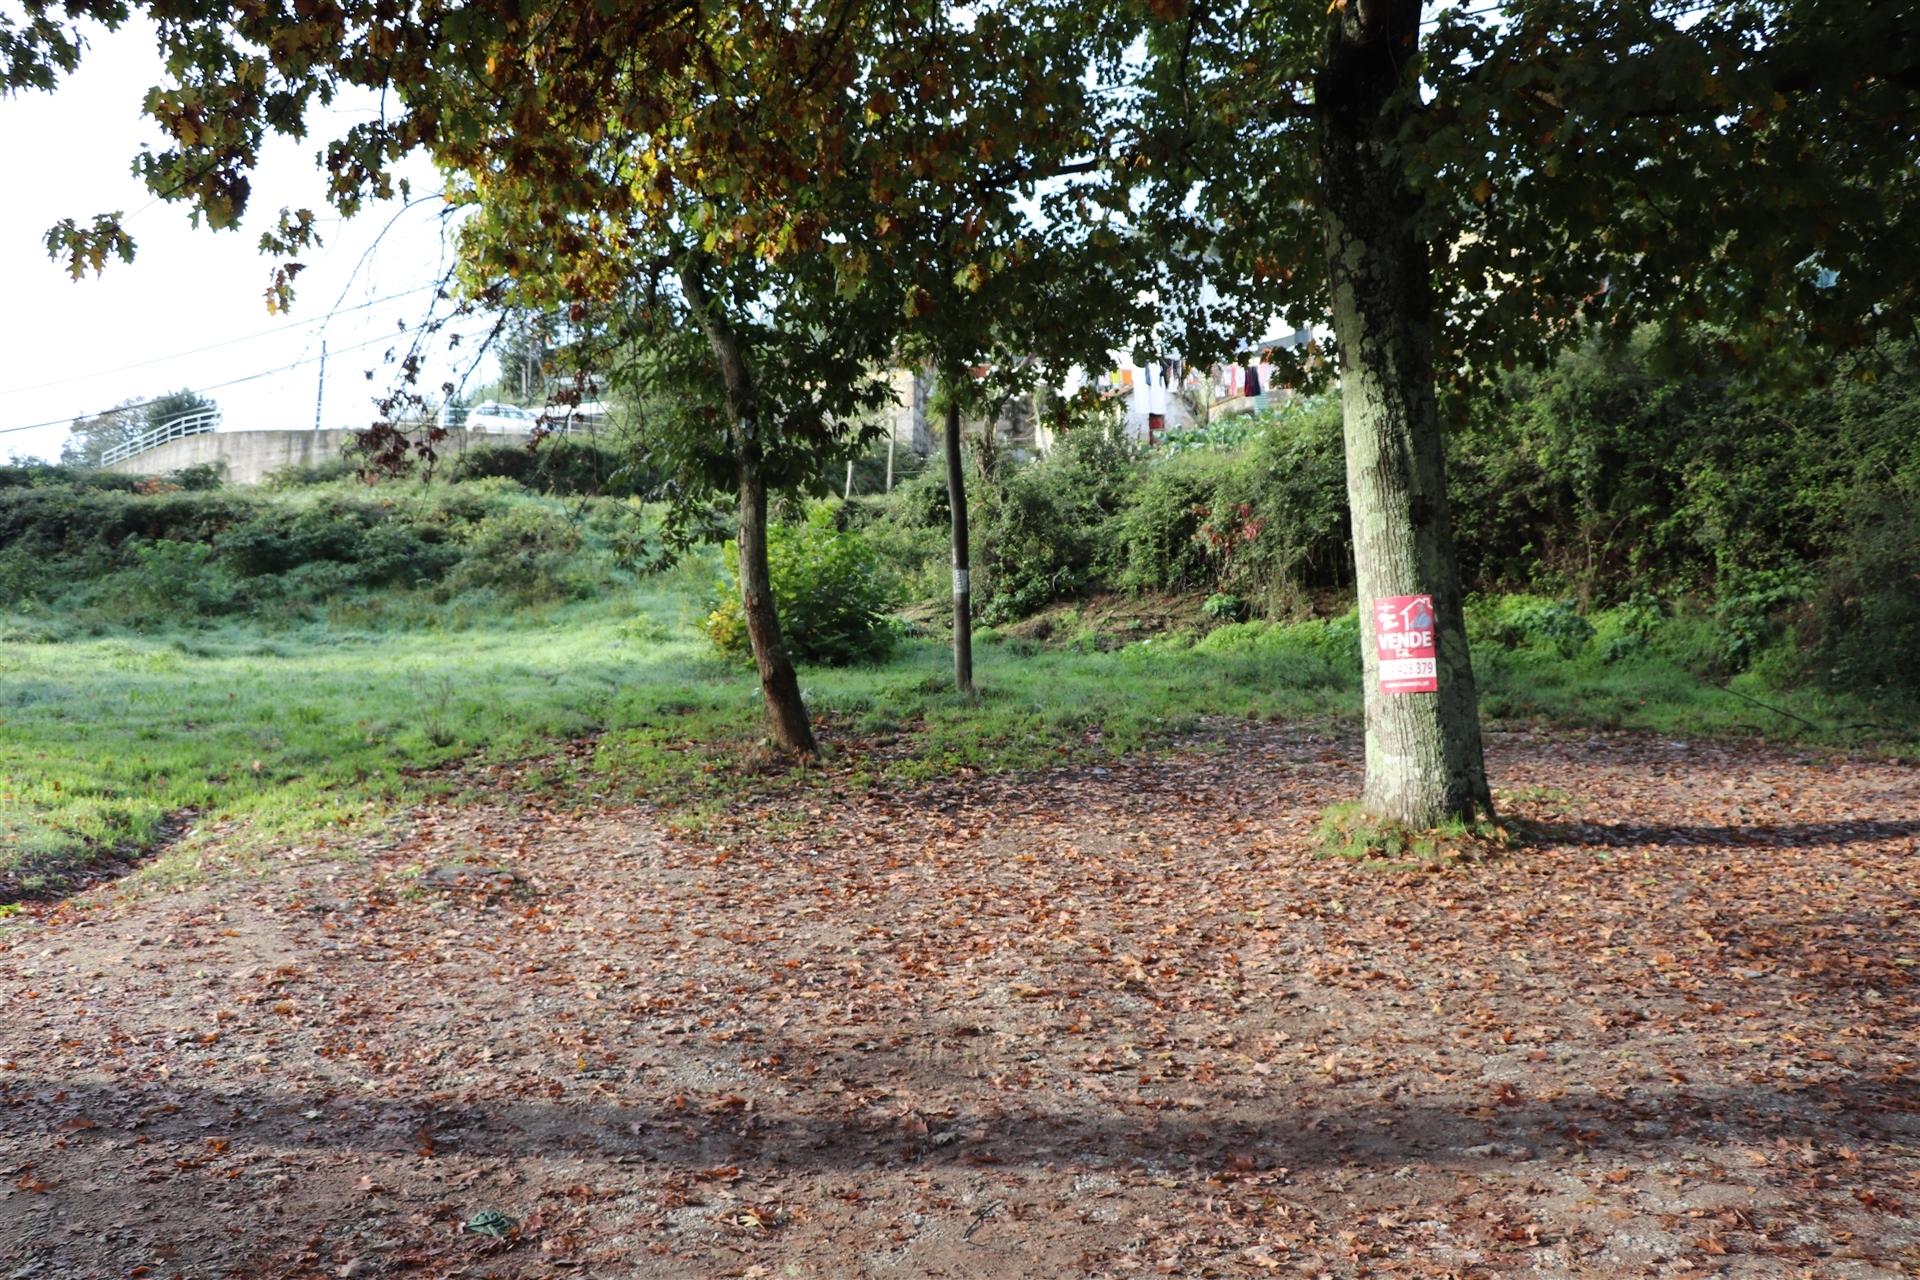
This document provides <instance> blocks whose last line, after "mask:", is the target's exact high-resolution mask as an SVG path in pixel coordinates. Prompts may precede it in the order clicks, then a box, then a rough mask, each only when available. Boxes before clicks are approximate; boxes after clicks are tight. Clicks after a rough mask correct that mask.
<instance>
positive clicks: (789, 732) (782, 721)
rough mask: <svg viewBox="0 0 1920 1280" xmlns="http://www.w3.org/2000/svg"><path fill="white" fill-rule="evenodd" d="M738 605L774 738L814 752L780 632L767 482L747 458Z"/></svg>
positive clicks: (795, 750) (800, 751)
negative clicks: (770, 566) (770, 554)
mask: <svg viewBox="0 0 1920 1280" xmlns="http://www.w3.org/2000/svg"><path fill="white" fill-rule="evenodd" d="M740 608H741V612H742V614H743V615H744V616H745V618H746V623H747V642H748V643H749V644H750V645H751V646H752V647H753V661H754V665H755V666H757V667H758V668H759V669H760V696H761V698H762V699H763V700H764V701H765V703H766V706H767V727H768V729H769V731H770V732H771V733H772V735H773V743H774V745H775V746H776V747H778V748H780V749H781V750H782V751H785V752H787V753H788V754H789V755H795V756H810V755H812V754H813V753H814V752H815V751H816V750H817V749H818V747H817V745H816V744H815V742H814V740H813V725H812V724H811V723H810V722H809V721H808V719H807V704H806V702H805V701H804V700H803V699H802V698H801V697H800V678H799V677H798V676H797V675H795V674H794V670H793V662H792V661H791V660H790V659H789V658H788V657H787V643H786V640H785V639H784V638H783V637H782V636H781V634H780V614H779V612H778V610H777V609H775V607H774V602H773V579H772V577H771V576H770V575H769V573H768V571H767V483H766V481H765V479H763V478H762V477H761V474H760V468H759V466H758V465H757V464H748V463H746V462H742V463H741V465H740Z"/></svg>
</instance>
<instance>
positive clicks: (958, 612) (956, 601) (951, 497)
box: [942, 383, 973, 693]
mask: <svg viewBox="0 0 1920 1280" xmlns="http://www.w3.org/2000/svg"><path fill="white" fill-rule="evenodd" d="M942 444H943V445H944V446H945V448H946V454H947V507H948V508H949V510H950V511H951V512H952V514H953V683H954V687H955V688H957V689H958V690H960V692H962V693H972V692H973V582H972V575H971V573H970V572H969V569H970V564H971V560H970V557H969V556H968V554H967V477H966V473H965V472H964V471H962V470H961V469H960V388H959V387H958V386H957V385H954V384H953V383H949V384H948V387H947V429H946V439H945V440H943V441H942Z"/></svg>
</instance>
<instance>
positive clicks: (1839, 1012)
mask: <svg viewBox="0 0 1920 1280" xmlns="http://www.w3.org/2000/svg"><path fill="white" fill-rule="evenodd" d="M1491 756H1492V761H1491V763H1492V768H1493V771H1494V774H1495V777H1496V779H1497V781H1498V783H1499V784H1500V786H1501V787H1502V789H1503V790H1502V794H1503V797H1504V799H1505V801H1506V803H1507V804H1508V805H1509V807H1511V808H1514V809H1516V810H1519V811H1521V812H1523V813H1525V814H1527V815H1530V816H1532V817H1534V818H1536V819H1538V820H1540V821H1543V822H1545V823H1548V824H1549V829H1550V832H1551V833H1552V834H1551V835H1550V837H1549V838H1548V839H1547V840H1546V841H1545V843H1544V844H1542V845H1539V846H1536V847H1531V848H1526V849H1522V850H1517V851H1515V852H1513V853H1512V854H1510V855H1509V856H1507V857H1506V858H1504V859H1502V860H1499V861H1496V862H1493V863H1489V864H1485V865H1477V866H1472V867H1467V868H1463V869H1456V870H1451V871H1447V872H1442V873H1434V874H1391V873H1381V872H1376V871H1367V870H1363V869H1360V868H1357V867H1355V866H1352V865H1349V864H1345V863H1341V862H1335V861H1326V860H1320V859H1316V858H1315V857H1314V856H1313V855H1312V840H1311V833H1312V830H1313V827H1314V824H1315V823H1316V821H1317V817H1318V814H1319V813H1320V811H1321V810H1322V809H1323V808H1324V807H1325V806H1326V805H1328V804H1329V803H1332V802H1335V801H1338V800H1341V799H1344V798H1346V797H1348V796H1350V795H1352V794H1353V793H1354V792H1355V791H1356V789H1357V785H1358V777H1357V775H1358V762H1357V758H1356V748H1355V744H1354V743H1352V742H1350V741H1346V740H1329V739H1326V738H1315V737H1312V736H1309V735H1306V734H1303V733H1299V732H1290V731H1287V730H1284V729H1280V728H1260V729H1242V730H1236V731H1233V732H1232V733H1231V734H1230V735H1229V737H1228V739H1227V740H1226V741H1225V742H1222V743H1215V744H1213V745H1212V748H1211V749H1209V750H1204V751H1193V752H1185V753H1172V754H1168V755H1163V756H1158V757H1155V758H1152V759H1141V760H1136V761H1132V762H1129V763H1126V764H1121V765H1116V766H1114V767H1113V768H1111V769H1105V770H1101V769H1094V770H1075V771H1063V772H1059V773H1051V774H1042V775H1025V776H1015V777H1006V778H999V779H989V780H965V779H961V780H954V781H951V782H947V783H943V784H940V785H936V786H931V787H927V788H923V789H921V790H918V791H916V792H914V793H912V794H906V795H900V794H896V795H891V796H877V795H867V794H854V795H851V796H846V797H837V798H836V797H832V796H815V797H814V798H811V799H807V800H804V801H800V802H797V803H796V806H795V807H794V809H793V810H792V811H791V812H788V813H785V814H779V815H769V814H766V813H758V814H753V813H742V814H739V815H736V816H734V817H733V818H730V819H727V820H724V821H722V822H720V823H718V824H716V825H714V826H711V827H709V828H707V829H705V830H703V831H701V832H699V833H698V834H681V835H672V834H669V833H667V832H666V831H665V830H664V829H663V828H662V827H661V826H660V825H659V824H658V823H657V822H656V821H655V820H654V819H653V818H651V817H650V816H649V815H647V814H646V813H643V812H639V811H631V810H617V811H601V812H598V813H594V814H591V815H584V816H583V815H577V814H566V813H560V812H547V811H543V810H541V809H539V808H537V807H527V806H525V805H524V804H521V803H519V802H517V801H513V800H511V799H509V798H508V797H507V796H506V795H505V793H504V792H503V796H502V799H501V801H500V803H498V804H496V805H492V806H486V807H472V806H469V807H466V808H463V809H453V808H438V809H428V810H425V811H422V812H420V813H418V814H417V815H416V816H415V819H414V821H413V823H412V824H411V826H410V829H409V830H408V831H407V832H406V834H405V836H404V838H402V839H400V840H399V841H398V842H397V843H392V844H390V845H388V846H385V847H381V848H378V849H373V850H370V851H368V852H367V853H366V855H365V856H364V857H356V856H343V855H342V854H341V853H339V852H338V851H333V852H329V851H324V850H304V851H299V850H296V851H292V852H290V853H289V854H287V855H286V856H285V857H284V858H283V859H281V860H279V861H277V862H275V863H274V864H273V865H271V866H269V867H268V868H267V869H266V870H265V871H263V872H261V873H259V874H233V875H224V876H216V877H214V878H212V879H211V880H209V881H207V882H205V883H201V884H196V885H192V886H188V887H184V888H177V889H165V888H157V887H141V886H138V885H122V886H107V887H101V888H96V889H94V890H91V891H89V893H87V894H86V895H83V896H81V897H78V898H75V899H72V900H69V901H68V902H66V903H63V904H60V905H58V906H48V907H41V908H35V909H34V910H33V911H32V912H31V913H29V914H28V915H26V916H23V917H20V918H16V919H14V920H12V921H10V922H6V923H5V924H0V1280H68V1278H71V1277H93V1276H99V1277H133V1276H150V1277H166V1276H182V1277H240V1276H246V1277H255V1276H258V1277H274V1278H278V1277H354V1276H369V1277H370V1276H388V1275H396V1276H471V1277H482V1276H503V1277H519V1276H549V1275H568V1276H593V1277H600V1276H605V1277H648V1278H651V1277H663V1278H664V1277H705V1276H751V1277H788V1276H792V1277H875V1278H877V1277H933V1276H953V1277H960V1276H968V1277H979V1276H1018V1277H1024V1276H1047V1277H1056V1276H1057V1277H1125V1276H1149V1275H1177V1276H1253V1275H1268V1274H1278V1275H1302V1276H1335V1277H1360V1276H1418V1277H1461V1278H1464V1277H1495V1276H1522V1275H1524V1276H1569V1277H1578V1276H1593V1277H1634V1276H1684V1277H1700V1276H1725V1277H1743V1278H1744V1277H1794V1276H1806V1277H1821V1278H1823V1280H1824V1278H1826V1277H1848V1278H1852V1280H1869V1278H1881V1277H1905V1276H1915V1275H1920V1008H1916V1003H1915V995H1916V988H1915V977H1916V971H1920V915H1917V914H1916V912H1915V910H1914V908H1915V903H1916V896H1917V893H1920V864H1916V857H1915V854H1916V847H1917V846H1920V771H1916V770H1915V769H1913V768H1912V767H1909V766H1902V765H1897V764H1888V763H1879V762H1870V761H1860V760H1822V759H1816V758H1811V757H1805V756H1800V755H1797V754H1794V753H1791V752H1783V751H1780V750H1776V749H1770V748H1762V747H1753V746H1715V745H1712V744H1700V743H1687V744H1679V743H1667V742H1661V741H1650V740H1647V739H1644V738H1627V737H1604V738H1584V737H1565V736H1561V737H1554V736H1528V735H1513V734H1507V735H1499V734H1496V735H1495V736H1494V739H1493V741H1492V744H1491ZM494 868H500V869H504V871H505V872H506V873H507V874H495V873H494V872H493V871H492V870H491V869H494ZM488 1210H492V1211H497V1212H498V1213H499V1214H502V1215H505V1219H511V1220H512V1222H513V1224H514V1226H513V1229H512V1230H511V1232H510V1233H509V1234H508V1236H507V1238H506V1239H494V1238H491V1237H489V1236H487V1235H484V1234H481V1233H478V1232H475V1231H465V1230H462V1226H463V1224H467V1223H469V1222H472V1221H473V1220H474V1218H475V1215H476V1214H481V1213H483V1212H484V1211H488ZM505 1219H499V1220H495V1221H496V1222H499V1223H501V1224H502V1227H501V1229H504V1221H505ZM485 1224H486V1220H484V1219H483V1220H482V1222H481V1225H483V1226H484V1225H485Z"/></svg>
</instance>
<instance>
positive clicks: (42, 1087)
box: [0, 1078, 1920, 1175]
mask: <svg viewBox="0 0 1920 1280" xmlns="http://www.w3.org/2000/svg"><path fill="white" fill-rule="evenodd" d="M1512 1096H1513V1098H1514V1101H1513V1102H1512V1103H1510V1104H1505V1103H1500V1102H1498V1101H1495V1102H1492V1103H1489V1102H1488V1101H1487V1100H1486V1099H1484V1098H1482V1099H1476V1100H1472V1101H1469V1100H1465V1099H1444V1100H1425V1101H1415V1102H1410V1103H1406V1104H1396V1103H1377V1104H1373V1105H1368V1106H1364V1107H1359V1108H1303V1109H1299V1110H1288V1109H1287V1108H1286V1107H1285V1106H1284V1105H1280V1104H1276V1106H1275V1107H1274V1109H1273V1115H1272V1116H1271V1118H1268V1119H1263V1120H1257V1121H1255V1120H1247V1119H1236V1118H1227V1117H1218V1116H1210V1115H1208V1114H1205V1113H1190V1112H1181V1111H1159V1112H1151V1111H1150V1112H1148V1113H1146V1114H1144V1115H1142V1114H1140V1113H1139V1111H1138V1109H1137V1108H1134V1109H1129V1110H1127V1111H1125V1112H1122V1111H1120V1110H1118V1109H1114V1108H1098V1107H1093V1106H1090V1107H1089V1108H1088V1109H1086V1110H1064V1111H1063V1110H1045V1109H1035V1110H1030V1111H1027V1112H1024V1113H1019V1112H1016V1113H1014V1114H998V1113H994V1114H991V1115H988V1114H976V1113H974V1112H972V1111H970V1110H969V1109H968V1108H967V1107H966V1106H964V1105H962V1106H960V1107H958V1108H956V1109H953V1110H951V1111H947V1112H944V1113H937V1114H934V1115H932V1116H930V1117H929V1118H927V1119H926V1120H925V1121H924V1123H925V1125H926V1129H925V1132H921V1131H920V1130H919V1128H918V1126H915V1127H914V1129H913V1131H911V1132H910V1131H909V1130H908V1129H907V1128H905V1127H903V1126H902V1124H901V1122H900V1117H898V1116H893V1115H874V1114H872V1113H871V1112H869V1113H866V1114H852V1115H850V1114H845V1113H832V1112H823V1111H820V1110H814V1111H794V1112H787V1113H781V1112H776V1111H773V1110H772V1109H768V1110H758V1109H754V1108H752V1107H751V1106H749V1105H748V1104H746V1103H744V1101H741V1100H723V1101H722V1102H720V1103H717V1104H713V1105H710V1106H709V1107H707V1108H706V1109H700V1108H697V1107H690V1106H681V1105H675V1104H668V1105H661V1104H659V1103H658V1102H653V1101H648V1102H641V1101H636V1102H634V1103H633V1104H631V1105H623V1104H620V1103H618V1102H580V1101H557V1100H556V1101H550V1102H535V1101H511V1102H509V1101H501V1102H479V1103H468V1104H450V1103H447V1102H444V1101H439V1100H434V1099H418V1100H412V1099H368V1098H366V1097H364V1096H363V1095H358V1096H357V1095H351V1094H346V1093H343V1092H333V1091H315V1092H298V1093H296V1092H288V1091H282V1090H266V1091H232V1090H211V1089H202V1088H198V1087H194V1086H180V1085H165V1086H156V1085H154V1084H151V1083H148V1084H141V1085H138V1086H133V1087H122V1086H119V1085H114V1084H97V1083H71V1084H62V1083H59V1082H56V1081H49V1080H22V1079H17V1078H16V1079H13V1080H9V1081H7V1082H5V1084H4V1085H0V1110H4V1112H5V1113H6V1115H7V1129H8V1130H9V1131H10V1133H11V1134H12V1135H14V1136H15V1137H18V1138H24V1137H26V1136H27V1135H28V1134H33V1133H39V1134H46V1135H53V1136H55V1137H56V1138H57V1139H59V1142H58V1143H57V1144H56V1146H57V1147H59V1148H70V1147H73V1146H77V1145H79V1144H83V1143H101V1142H106V1143H114V1144H124V1143H126V1142H127V1141H128V1140H134V1141H136V1142H138V1144H139V1145H140V1146H141V1147H143V1148H146V1149H148V1150H149V1151H153V1152H154V1153H155V1154H159V1153H160V1152H161V1151H164V1150H165V1149H167V1148H168V1147H170V1146H171V1145H172V1144H181V1145H184V1146H189V1147H192V1148H194V1149H196V1150H198V1151H204V1150H205V1148H206V1147H207V1145H208V1144H209V1143H210V1142H217V1143H218V1144H219V1149H220V1150H222V1151H224V1150H227V1149H229V1148H231V1149H233V1150H235V1151H236V1152H238V1153H241V1154H259V1153H261V1152H266V1151H274V1152H285V1151H289V1150H292V1151H301V1150H305V1151H312V1152H321V1153H357V1154H361V1155H381V1154H386V1155H407V1154H427V1153H434V1154H438V1155H441V1156H450V1155H455V1154H459V1153H467V1154H472V1155H477V1156H486V1157H489V1158H498V1157H507V1158H513V1159H546V1158H552V1157H561V1156H569V1155H571V1156H577V1157H582V1158H588V1159H592V1158H596V1157H597V1158H600V1159H607V1160H617V1161H620V1162H622V1163H630V1162H633V1161H636V1160H638V1161H643V1162H646V1163H651V1164H660V1165H668V1166H680V1167H684V1168H688V1169H695V1170H698V1169H706V1168H711V1167H714V1166H716V1165H729V1164H730V1165H740V1166H744V1167H751V1168H752V1169H754V1170H755V1171H756V1172H763V1173H776V1174H782V1175H814V1174H824V1173H838V1174H848V1173H859V1172H861V1171H868V1170H879V1169H885V1168H901V1167H909V1166H919V1167H937V1166H939V1165H942V1164H954V1163H959V1164H973V1165H991V1166H1003V1165H1012V1166H1029V1167H1032V1166H1044V1165H1050V1164H1060V1163H1063V1162H1067V1163H1078V1164H1084V1165H1091V1166H1095V1167H1100V1166H1116V1165H1127V1164H1134V1163H1149V1164H1152V1165H1154V1166H1157V1167H1163V1168H1165V1167H1172V1168H1178V1167H1180V1166H1183V1165H1184V1166H1188V1167H1192V1168H1197V1169H1201V1170H1217V1169H1220V1168H1226V1167H1228V1166H1229V1165H1230V1164H1233V1163H1236V1162H1243V1161H1247V1160H1252V1161H1253V1162H1255V1164H1256V1165H1257V1166H1258V1167H1276V1166H1284V1167H1287V1168H1291V1169H1310V1168H1315V1167H1339V1168H1355V1167H1363V1168H1364V1167H1377V1168H1382V1169H1393V1168H1398V1167H1400V1166H1403V1165H1407V1164H1410V1163H1421V1162H1427V1163H1433V1164H1439V1165H1447V1166H1462V1167H1472V1166H1475V1165H1483V1164H1487V1163H1490V1162H1491V1163H1498V1162H1500V1161H1501V1160H1502V1159H1504V1158H1509V1157H1512V1156H1513V1155H1515V1154H1516V1153H1518V1152H1519V1151H1520V1149H1525V1152H1526V1154H1529V1155H1530V1154H1532V1153H1534V1152H1536V1151H1542V1150H1550V1149H1555V1148H1562V1149H1570V1150H1578V1151H1581V1152H1584V1153H1588V1154H1590V1155H1591V1154H1595V1153H1599V1154H1607V1155H1613V1156H1624V1157H1630V1158H1632V1159H1633V1160H1635V1161H1636V1162H1642V1163H1644V1162H1647V1161H1652V1160H1657V1159H1660V1158H1662V1157H1663V1156H1664V1155H1666V1154H1669V1153H1673V1152H1677V1151H1679V1150H1680V1149H1681V1148H1682V1147H1689V1148H1691V1147H1697V1146H1698V1145H1701V1144H1703V1143H1704V1144H1709V1145H1714V1146H1726V1147H1734V1146H1739V1147H1750V1148H1771V1147H1774V1146H1776V1145H1777V1144H1778V1143H1780V1142H1782V1141H1786V1142H1797V1141H1802V1140H1805V1139H1809V1138H1818V1139H1821V1140H1831V1139H1834V1138H1836V1137H1838V1138H1845V1139H1847V1140H1850V1141H1854V1142H1857V1143H1861V1144H1863V1145H1864V1144H1878V1145H1887V1144H1891V1145H1892V1146H1893V1147H1895V1148H1898V1149H1900V1150H1901V1151H1903V1152H1908V1153H1916V1154H1920V1120H1916V1117H1920V1083H1916V1082H1913V1081H1908V1080H1904V1079H1903V1080H1897V1081H1896V1080H1882V1081H1867V1080H1862V1079H1852V1078H1850V1079H1847V1080H1843V1081H1834V1082H1827V1083H1820V1084H1809V1085H1807V1086H1805V1087H1803V1088H1797V1089H1778V1088H1769V1087H1757V1086H1756V1087H1749V1088H1722V1087H1701V1088H1689V1087H1686V1086H1684V1085H1672V1086H1666V1087H1662V1088H1660V1089H1649V1090H1646V1091H1636V1092H1635V1093H1633V1094H1631V1095H1630V1096H1629V1097H1627V1098H1624V1099H1606V1098H1600V1097H1597V1096H1592V1095H1587V1096H1573V1095H1568V1096H1563V1097H1561V1098H1558V1099H1555V1100H1553V1101H1551V1102H1546V1101H1541V1100H1537V1099H1532V1098H1528V1097H1526V1096H1525V1095H1524V1094H1515V1095H1512ZM989 1097H991V1098H993V1099H994V1100H996V1101H997V1100H998V1097H999V1096H998V1095H988V1094H986V1093H985V1091H982V1101H986V1100H988V1098H989ZM951 1100H953V1101H959V1102H962V1103H963V1104H964V1102H965V1101H966V1099H964V1098H956V1099H951ZM1242 1114H1244V1112H1243V1113H1242ZM1656 1120H1657V1123H1656V1122H1655V1121H1656ZM59 1163H60V1156H59V1155H58V1153H57V1151H56V1152H55V1153H52V1159H51V1160H49V1159H46V1158H45V1157H42V1158H41V1159H40V1161H39V1166H38V1167H39V1168H41V1169H42V1170H43V1171H44V1172H47V1173H53V1172H54V1171H55V1170H57V1168H58V1165H59Z"/></svg>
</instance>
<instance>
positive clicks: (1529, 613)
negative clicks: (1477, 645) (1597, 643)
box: [1488, 596, 1594, 658]
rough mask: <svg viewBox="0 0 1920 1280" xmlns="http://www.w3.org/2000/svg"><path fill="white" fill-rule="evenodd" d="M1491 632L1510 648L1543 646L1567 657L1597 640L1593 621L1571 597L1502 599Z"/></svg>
mask: <svg viewBox="0 0 1920 1280" xmlns="http://www.w3.org/2000/svg"><path fill="white" fill-rule="evenodd" d="M1488 634H1489V636H1490V638H1491V639H1492V640H1493V641H1494V643H1496V644H1498V645H1500V646H1502V647H1503V648H1507V649H1518V648H1522V647H1523V646H1526V645H1535V644H1537V645H1543V646H1545V647H1547V648H1549V649H1552V650H1553V651H1554V652H1555V653H1557V654H1559V655H1560V656H1561V657H1563V658H1572V657H1574V656H1576V655H1578V654H1579V652H1580V651H1581V650H1582V649H1584V648H1586V647H1587V642H1588V641H1590V640H1592V639H1593V635H1594V631H1593V624H1592V623H1591V622H1588V621H1587V620H1586V618H1585V617H1584V616H1582V615H1581V613H1580V609H1579V607H1578V606H1577V605H1575V604H1574V602H1573V601H1571V600H1543V599H1541V598H1539V597H1537V596H1515V597H1513V598H1511V599H1508V600H1503V601H1501V602H1500V605H1499V607H1498V608H1497V609H1496V610H1495V612H1494V616H1493V619H1492V623H1491V625H1490V627H1489V628H1488Z"/></svg>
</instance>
